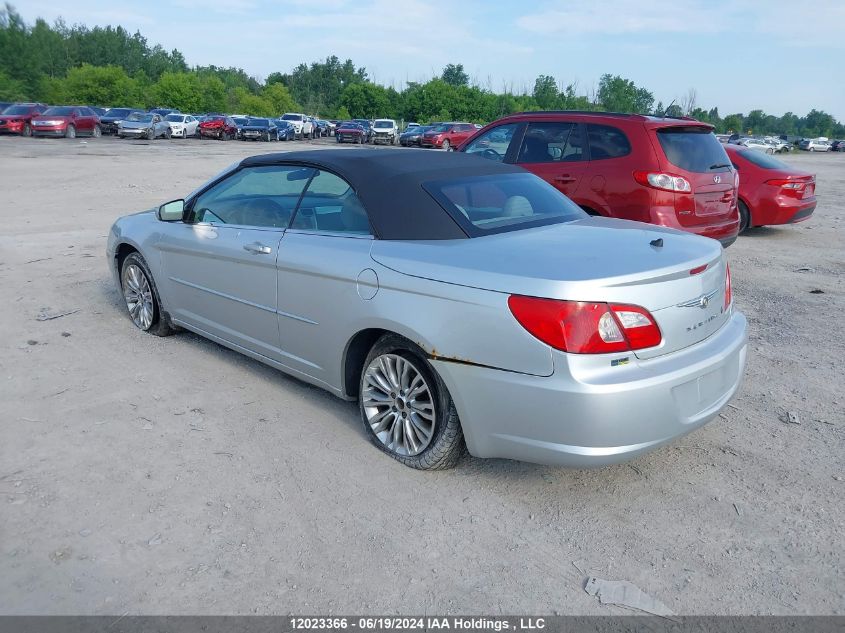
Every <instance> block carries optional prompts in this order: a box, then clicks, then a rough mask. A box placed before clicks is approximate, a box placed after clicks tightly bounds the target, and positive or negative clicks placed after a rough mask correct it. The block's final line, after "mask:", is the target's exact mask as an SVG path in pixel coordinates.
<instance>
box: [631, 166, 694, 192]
mask: <svg viewBox="0 0 845 633" xmlns="http://www.w3.org/2000/svg"><path fill="white" fill-rule="evenodd" d="M634 180H636V181H637V182H638V183H640V184H641V185H645V186H646V187H652V188H654V189H662V190H663V191H676V192H678V193H690V192H691V191H692V187H691V186H690V184H689V181H688V180H687V179H686V178H684V177H682V176H676V175H675V174H667V173H663V172H651V171H635V172H634Z"/></svg>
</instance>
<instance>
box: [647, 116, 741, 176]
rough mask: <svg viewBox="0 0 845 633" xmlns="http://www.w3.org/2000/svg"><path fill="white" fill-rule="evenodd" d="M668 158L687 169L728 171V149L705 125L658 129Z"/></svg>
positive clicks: (692, 170)
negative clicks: (726, 151) (726, 150)
mask: <svg viewBox="0 0 845 633" xmlns="http://www.w3.org/2000/svg"><path fill="white" fill-rule="evenodd" d="M657 138H658V140H659V141H660V146H661V147H662V148H663V153H664V154H665V155H666V160H668V161H669V162H670V163H672V164H673V165H675V166H676V167H680V168H681V169H684V170H686V171H691V172H695V173H699V174H706V173H710V172H718V171H729V170H730V168H731V167H730V161H729V160H728V155H727V154H725V148H724V147H722V144H721V143H720V142H719V141H718V139H717V138H716V136H715V135H714V134H713V132H711V131H710V129H709V128H705V127H668V128H662V129H659V130H657Z"/></svg>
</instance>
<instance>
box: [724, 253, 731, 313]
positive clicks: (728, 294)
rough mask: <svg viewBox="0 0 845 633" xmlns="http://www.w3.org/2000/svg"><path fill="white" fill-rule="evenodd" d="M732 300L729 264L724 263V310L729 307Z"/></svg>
mask: <svg viewBox="0 0 845 633" xmlns="http://www.w3.org/2000/svg"><path fill="white" fill-rule="evenodd" d="M732 301H733V292H732V291H731V265H730V264H725V305H724V310H725V312H727V311H728V308H730V307H731V302H732Z"/></svg>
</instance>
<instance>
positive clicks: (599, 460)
mask: <svg viewBox="0 0 845 633" xmlns="http://www.w3.org/2000/svg"><path fill="white" fill-rule="evenodd" d="M746 349H747V343H746V320H745V317H744V316H743V315H742V314H741V313H739V312H734V313H733V315H732V316H731V319H730V320H729V321H728V322H727V323H726V324H725V326H724V327H722V328H721V329H720V330H719V331H718V332H716V333H715V334H713V335H712V336H711V337H709V338H707V339H706V340H704V341H701V342H699V343H697V344H695V345H693V346H691V347H688V348H686V349H684V350H680V351H678V352H674V353H672V354H667V355H665V356H663V357H658V358H654V359H650V360H644V361H643V360H639V359H637V358H636V357H635V356H634V355H633V354H631V355H629V356H630V362H629V364H627V365H620V366H617V367H611V365H610V362H609V361H610V357H611V356H612V357H614V358H616V357H618V356H619V355H618V354H616V355H607V358H605V357H601V358H599V357H585V356H578V355H567V354H564V353H562V352H555V354H554V358H555V372H554V374H553V375H552V376H548V377H540V376H529V375H526V374H518V373H514V372H507V371H501V370H497V369H491V368H487V367H479V366H476V365H470V364H465V363H457V362H450V361H444V360H433V361H432V364H433V365H434V366H435V367H436V368H437V370H438V372H439V373H440V375H441V376H442V377H443V380H444V382H445V383H446V385H447V387H448V388H449V391H450V394H451V395H452V398H453V399H454V401H455V406H456V408H457V410H458V414H459V416H460V419H461V425H462V427H463V431H464V435H465V437H466V442H467V447H468V448H469V451H470V453H471V454H472V455H475V456H476V457H503V458H508V459H517V460H521V461H527V462H536V463H541V464H551V465H558V466H567V467H575V468H588V467H599V466H605V465H608V464H613V463H618V462H622V461H626V460H629V459H631V458H633V457H636V456H637V455H640V454H642V453H646V452H648V451H651V450H653V449H654V448H656V447H658V446H660V445H662V444H666V443H668V442H671V441H672V440H675V439H677V438H679V437H681V436H683V435H685V434H687V433H689V432H690V431H693V430H695V429H697V428H699V427H701V426H703V425H704V424H706V423H707V422H708V421H710V420H712V419H713V418H714V417H716V416H717V415H718V414H719V412H720V411H721V410H722V409H723V408H724V407H725V405H727V403H728V401H729V400H730V399H731V398H732V397H733V395H734V394H735V393H736V391H737V390H738V389H739V387H740V385H741V382H742V375H743V371H744V368H745V360H746ZM605 360H607V363H606V364H605V363H603V361H605ZM597 362H598V363H601V364H603V366H602V367H601V368H599V367H597Z"/></svg>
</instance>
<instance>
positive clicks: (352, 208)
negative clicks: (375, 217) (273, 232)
mask: <svg viewBox="0 0 845 633" xmlns="http://www.w3.org/2000/svg"><path fill="white" fill-rule="evenodd" d="M291 228H292V229H300V230H303V231H314V232H331V233H351V234H355V235H371V234H372V232H371V231H370V221H369V219H368V218H367V212H366V210H365V209H364V206H363V205H362V204H361V201H360V200H358V196H357V195H355V192H354V191H353V190H352V187H350V186H349V184H348V183H347V182H346V181H345V180H344V179H343V178H341V177H339V176H336V175H335V174H333V173H331V172H328V171H322V170H320V171H318V172H317V173H316V175H315V176H314V178H312V179H311V183H310V184H309V185H308V189H306V191H305V194H304V195H303V196H302V202H301V203H300V205H299V209H298V210H297V212H296V217H295V218H294V219H293V223H292V224H291Z"/></svg>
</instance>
